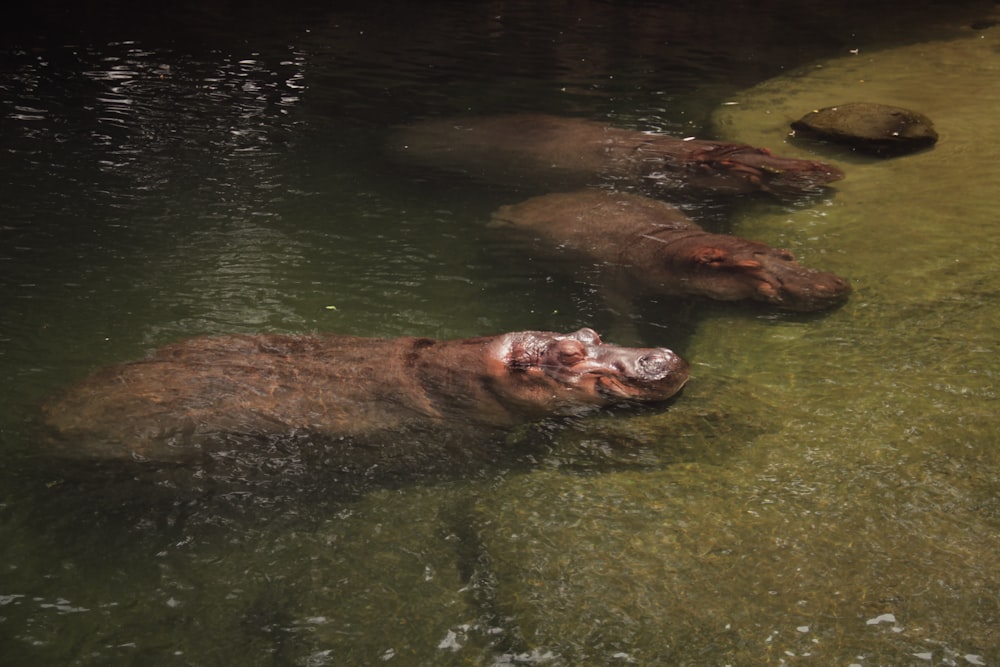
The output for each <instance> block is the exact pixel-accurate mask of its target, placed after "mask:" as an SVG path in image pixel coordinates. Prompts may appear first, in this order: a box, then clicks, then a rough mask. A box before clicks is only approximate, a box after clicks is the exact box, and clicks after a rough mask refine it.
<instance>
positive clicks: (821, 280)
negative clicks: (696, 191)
mask: <svg viewBox="0 0 1000 667" xmlns="http://www.w3.org/2000/svg"><path fill="white" fill-rule="evenodd" d="M492 224H493V225H494V226H501V227H506V226H510V227H514V228H517V229H518V230H521V231H523V232H525V233H527V234H530V235H531V236H533V237H534V238H536V239H539V240H540V241H541V242H542V243H543V244H545V245H546V246H549V247H559V248H563V249H566V250H569V251H571V252H575V253H579V254H582V255H584V256H586V257H587V258H588V259H589V260H597V261H598V262H600V263H601V264H602V265H605V266H608V267H613V269H614V270H615V271H616V272H617V271H620V272H622V273H624V274H625V276H626V277H627V278H629V279H631V280H633V281H636V282H638V283H639V284H640V285H641V286H643V287H645V288H647V289H649V290H650V291H653V292H656V293H658V294H670V295H699V296H704V297H708V298H711V299H718V300H721V301H737V300H743V299H749V300H753V301H762V302H765V303H769V304H772V305H775V306H778V307H780V308H783V309H786V310H795V311H816V310H823V309H825V308H830V307H832V306H836V305H838V304H840V303H842V302H843V301H844V300H845V299H846V298H847V295H848V294H849V293H850V286H849V285H848V283H847V281H845V280H844V279H842V278H839V277H837V276H835V275H834V274H832V273H827V272H824V271H817V270H815V269H810V268H807V267H804V266H802V265H800V264H799V263H798V262H796V261H795V258H794V257H793V256H792V254H791V253H790V252H788V251H786V250H777V249H775V248H772V247H770V246H768V245H765V244H763V243H758V242H757V241H748V240H746V239H743V238H739V237H737V236H729V235H726V234H711V233H709V232H706V231H704V230H703V229H701V228H700V227H699V226H698V225H696V224H695V223H694V222H692V221H691V220H690V219H689V218H688V217H687V216H685V215H684V214H683V213H681V212H680V211H679V210H677V209H676V208H674V207H673V206H670V205H669V204H666V203H664V202H661V201H657V200H654V199H649V198H647V197H642V196H639V195H633V194H624V193H619V192H609V191H605V190H583V191H580V192H569V193H558V194H550V195H544V196H541V197H535V198H533V199H529V200H527V201H525V202H522V203H520V204H515V205H513V206H503V207H501V208H500V209H499V210H497V211H496V212H495V213H494V214H493V222H492Z"/></svg>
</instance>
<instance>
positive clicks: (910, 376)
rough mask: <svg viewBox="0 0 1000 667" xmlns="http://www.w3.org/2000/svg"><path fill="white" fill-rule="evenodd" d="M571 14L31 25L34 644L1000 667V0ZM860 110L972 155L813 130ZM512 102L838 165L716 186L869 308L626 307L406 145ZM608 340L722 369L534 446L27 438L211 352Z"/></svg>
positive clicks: (17, 295) (13, 71)
mask: <svg viewBox="0 0 1000 667" xmlns="http://www.w3.org/2000/svg"><path fill="white" fill-rule="evenodd" d="M571 4H573V6H572V7H569V6H563V5H560V4H553V5H551V6H548V5H546V6H536V5H535V4H534V3H525V4H524V5H521V4H517V3H515V4H514V5H512V6H511V7H509V8H507V10H502V9H501V8H497V7H494V6H492V5H485V4H484V5H478V4H477V5H472V6H469V7H455V6H451V5H449V4H447V3H443V4H434V5H432V6H430V7H429V8H427V9H426V10H422V11H415V10H413V9H412V8H411V9H406V8H405V6H400V7H395V6H392V5H388V6H385V7H377V8H374V9H358V10H355V11H351V12H347V11H342V12H326V11H319V10H308V11H306V10H302V11H300V12H283V13H282V14H281V15H280V16H279V15H277V14H275V13H273V12H268V11H266V10H264V9H261V8H259V9H258V10H257V13H254V12H250V13H249V14H248V15H241V16H240V17H229V16H228V15H227V14H226V13H225V11H224V10H221V9H211V7H212V6H211V5H210V6H209V7H210V8H209V9H204V10H201V9H199V10H191V9H189V10H187V11H186V12H182V14H181V17H180V18H177V17H171V18H169V19H168V18H167V17H166V16H164V17H162V19H163V21H164V24H163V25H162V26H159V27H156V26H152V27H151V26H150V25H149V24H147V23H143V22H139V21H137V19H136V18H135V17H129V16H125V17H122V16H120V15H119V16H117V18H116V19H110V18H107V19H104V20H102V21H96V22H95V25H89V26H86V29H87V31H86V32H83V29H82V28H81V29H80V30H79V31H78V30H77V28H76V26H75V24H74V23H73V22H72V21H68V22H67V24H60V25H58V26H57V27H58V28H59V30H62V31H63V32H60V33H59V34H60V35H65V37H64V38H63V39H62V40H56V39H55V38H54V37H51V38H48V39H41V38H40V37H37V36H31V37H21V38H20V39H14V40H13V41H10V42H9V43H10V44H13V45H14V46H11V47H9V48H6V49H5V50H4V51H3V60H2V63H3V72H4V73H5V77H4V78H3V80H2V84H0V101H2V103H3V107H2V108H3V110H4V114H5V121H4V123H5V124H4V125H3V126H2V128H3V134H2V136H3V146H4V148H5V151H4V152H3V154H2V156H0V166H2V172H0V173H2V174H3V175H2V179H3V192H4V197H3V201H2V202H0V212H2V214H3V219H2V222H0V230H2V233H3V239H4V243H3V245H2V248H0V260H2V264H0V272H2V273H0V276H2V282H0V290H2V291H0V298H2V304H3V311H2V313H3V314H2V321H0V341H2V345H0V378H2V379H3V383H2V386H0V405H3V406H4V407H3V408H2V411H0V429H2V430H0V446H2V447H3V452H4V456H5V461H6V462H7V463H8V465H5V466H4V467H3V469H2V473H0V484H2V486H0V555H2V561H0V562H2V568H0V662H2V663H3V664H17V665H21V664H23V665H42V664H80V665H91V664H93V665H107V664H142V665H148V664H164V665H173V664H178V665H214V664H255V665H256V664H259V665H327V664H329V665H370V664H382V663H384V664H390V665H391V664H398V665H413V664H423V665H511V664H536V663H537V664H547V665H591V664H638V665H670V664H689V665H704V664H708V665H725V664H731V665H760V664H773V665H781V664H789V665H791V664H817V665H831V664H835V665H851V664H857V665H863V666H864V665H931V664H932V665H980V664H987V665H991V664H997V663H998V662H1000V446H998V441H1000V422H998V418H997V409H998V404H997V403H998V401H997V393H996V392H997V390H996V377H997V373H998V370H1000V361H998V360H997V356H996V348H997V340H998V336H997V333H996V332H997V331H998V330H1000V275H998V273H997V270H996V266H995V261H994V258H995V257H997V256H998V247H997V246H998V242H997V241H996V238H997V237H996V225H997V219H998V214H1000V205H998V201H1000V166H998V165H1000V160H998V157H1000V155H998V153H1000V148H998V147H997V146H998V144H997V141H996V137H997V133H998V129H1000V125H998V121H996V108H997V105H998V103H1000V83H998V82H997V81H998V79H997V73H998V70H1000V27H987V28H983V29H978V30H976V29H972V28H970V27H969V24H970V23H971V21H972V20H973V19H980V18H983V17H984V16H989V14H988V12H989V11H992V10H993V9H995V8H993V7H991V6H989V5H986V6H983V7H981V6H978V5H974V4H970V5H969V7H968V8H967V9H963V10H962V11H959V10H957V9H954V8H952V10H951V11H952V12H954V13H953V14H949V15H947V16H946V15H944V14H945V12H941V11H936V10H934V8H927V9H920V8H915V7H913V6H911V5H907V6H906V9H905V10H904V8H903V7H902V6H899V7H896V6H891V5H886V7H885V8H884V9H885V11H884V12H882V13H877V14H872V13H869V14H867V15H866V16H867V18H866V19H865V20H863V21H862V20H859V19H858V18H856V16H857V14H856V13H855V15H852V14H851V12H850V9H851V8H850V7H846V8H844V10H843V12H840V13H838V12H834V11H832V10H829V9H820V8H819V7H810V6H808V4H807V5H805V6H803V5H796V7H797V8H798V9H797V10H795V11H792V9H791V8H789V7H785V6H783V5H781V4H780V3H778V4H775V5H771V4H767V3H765V4H764V5H762V6H761V7H760V8H758V9H757V10H756V11H748V12H746V13H740V12H739V11H735V10H734V11H733V12H713V11H707V10H706V9H705V8H686V7H683V6H678V7H669V8H663V7H660V6H659V5H656V4H643V3H626V4H622V5H614V4H609V3H579V4H578V3H571ZM390 9H391V10H392V11H389V10H390ZM869 9H870V8H869ZM170 21H177V22H178V23H177V24H175V23H171V22H170ZM24 34H25V35H28V34H29V33H28V32H25V33H24ZM852 50H857V53H852ZM853 100H859V101H875V102H882V103H886V104H895V105H899V106H905V107H910V108H913V109H916V110H919V111H921V112H923V113H926V114H927V115H928V116H930V117H931V119H932V120H933V121H934V122H935V125H936V127H937V130H938V132H939V134H940V135H941V139H940V142H939V144H938V146H937V147H935V148H934V149H933V150H931V151H927V152H924V153H921V154H918V155H913V156H908V157H903V158H897V159H893V160H887V161H879V160H871V159H866V158H860V157H856V156H852V155H850V154H846V153H844V152H842V151H837V150H835V149H832V148H829V147H827V148H823V147H817V146H815V145H810V144H805V143H796V142H795V140H792V139H789V138H788V137H787V123H788V122H789V121H790V120H792V119H794V118H796V117H798V116H800V115H802V114H804V113H805V112H807V111H808V110H810V109H812V108H815V107H818V106H825V105H828V104H835V103H838V102H843V101H853ZM516 110H533V111H545V112H554V113H565V114H576V115H582V116H588V117H598V118H601V117H605V118H611V119H612V120H613V121H615V122H617V123H620V124H622V125H628V126H635V127H660V128H664V129H667V130H669V131H673V132H678V133H684V134H693V133H699V134H710V135H711V136H715V137H720V138H723V139H729V140H735V141H745V142H749V143H754V144H759V145H766V146H769V147H771V148H772V149H774V150H775V151H776V152H780V153H783V154H791V155H803V156H804V155H810V156H812V157H816V156H817V155H821V156H822V157H824V158H825V159H830V160H831V161H834V162H836V163H837V164H838V165H839V166H840V167H841V168H843V170H844V171H845V172H846V173H847V178H846V179H845V180H844V181H843V182H842V183H840V184H838V187H837V194H836V195H835V196H834V197H832V198H830V199H826V200H822V201H817V202H812V203H811V204H809V205H795V206H792V205H785V204H782V203H780V202H775V201H771V200H746V201H737V202H734V203H732V204H731V205H727V206H724V207H722V208H721V209H720V208H718V207H717V206H716V205H715V203H713V205H712V206H711V207H709V206H708V205H706V207H705V208H704V209H700V208H699V206H698V205H697V204H688V206H689V207H690V209H691V211H692V215H694V216H695V217H698V216H699V214H701V215H703V216H704V217H705V218H706V219H709V220H710V221H711V225H713V226H715V227H726V228H727V229H728V231H731V232H733V233H738V234H740V235H743V236H748V237H753V238H759V239H761V240H764V241H767V242H769V243H771V244H773V245H779V246H784V247H788V248H791V249H792V250H794V251H795V252H796V254H797V255H798V256H799V258H800V260H801V261H803V262H804V263H807V264H811V265H815V266H817V267H820V268H823V269H828V270H833V271H836V272H837V273H839V274H841V275H844V276H846V277H848V278H849V279H850V280H851V281H852V284H853V285H854V288H855V293H854V295H853V296H852V298H851V300H850V301H849V302H848V303H847V305H845V306H844V307H843V308H841V309H839V310H837V311H836V312H833V313H828V314H824V315H820V316H798V315H780V314H773V313H769V312H767V311H764V310H759V309H753V308H743V307H731V306H727V305H704V304H696V305H693V306H685V307H682V308H678V307H677V306H676V305H675V304H672V303H666V302H663V303H660V302H657V301H656V300H638V301H636V302H634V303H633V302H628V301H623V300H621V299H618V300H614V301H608V300H607V298H606V295H605V294H604V293H603V292H602V290H601V289H600V288H599V287H598V286H595V285H591V284H589V283H588V281H587V278H586V277H581V276H571V275H566V274H564V273H561V272H557V271H553V270H551V267H548V266H547V265H546V264H545V263H544V261H541V260H538V259H534V258H531V257H524V256H523V254H522V253H521V252H520V248H519V247H518V246H516V245H513V244H512V242H511V243H508V242H507V241H506V240H505V239H502V238H499V239H498V238H497V237H496V236H495V233H494V232H491V230H488V229H487V228H486V227H485V225H484V223H485V221H486V220H488V218H489V214H490V212H491V211H492V210H493V209H494V208H496V207H497V206H499V205H501V204H505V203H511V202H512V201H517V199H518V198H520V197H523V196H525V195H524V194H523V193H518V192H512V191H510V190H505V189H503V188H501V187H499V186H497V187H495V188H491V187H489V186H485V185H483V184H475V183H470V182H464V181H462V180H460V179H455V178H452V177H445V176H441V175H438V174H424V173H419V172H417V171H414V170H412V169H410V168H405V167H401V166H398V165H394V164H392V163H391V161H389V160H387V159H386V158H385V157H384V156H383V155H382V154H381V152H380V151H379V150H377V148H373V147H377V146H379V145H380V142H381V141H382V140H383V138H384V137H385V135H386V133H387V131H388V128H389V127H390V126H391V125H393V124H396V123H401V122H405V121H406V120H408V119H410V118H413V117H419V116H422V115H437V114H450V113H455V114H457V113H468V112H469V111H474V112H475V111H483V112H495V111H516ZM584 325H587V326H593V327H594V328H596V329H598V330H599V331H600V332H601V333H602V334H603V335H604V337H605V338H606V339H608V340H611V341H613V342H616V343H621V344H650V345H652V344H655V345H667V346H670V347H673V348H674V349H676V350H677V351H679V352H680V353H682V354H683V356H685V358H687V359H688V360H689V361H690V362H691V363H692V366H693V377H692V380H691V383H690V385H689V386H688V387H687V389H686V390H685V392H684V393H683V394H682V396H681V397H680V398H679V400H678V401H676V402H675V403H674V404H673V405H672V406H671V407H670V408H669V409H668V410H666V411H662V412H660V411H657V412H646V413H641V414H634V415H633V414H626V413H613V414H609V415H601V416H596V417H594V418H592V419H588V420H585V421H583V422H580V423H576V424H569V425H566V424H553V425H544V426H542V427H540V428H538V429H527V430H525V431H523V432H518V433H514V434H512V436H511V438H512V442H513V441H517V442H520V441H522V440H523V441H526V442H528V443H531V446H532V447H533V448H532V449H531V450H530V451H532V452H533V455H532V457H531V458H530V460H529V461H528V462H525V461H520V462H518V464H517V465H512V466H511V467H508V468H505V467H503V466H496V465H490V466H487V467H484V468H483V469H481V470H472V471H468V470H463V471H462V472H461V474H456V475H454V476H445V477H434V478H424V477H421V476H420V475H419V474H415V476H414V478H412V479H404V480H401V481H398V482H395V483H393V484H374V485H368V484H365V483H363V481H360V482H358V483H356V484H348V487H347V488H343V487H338V488H328V487H327V486H326V485H324V483H323V477H322V476H321V475H320V476H318V478H317V479H316V480H311V481H310V482H309V483H308V484H305V483H303V485H302V486H301V487H298V486H295V485H293V486H292V487H291V488H289V485H287V484H286V485H281V484H275V485H273V486H267V485H264V486H263V487H260V486H258V487H255V488H253V489H250V490H248V488H226V487H223V488H215V487H212V486H211V485H210V484H207V483H205V482H204V480H200V479H198V478H197V476H195V477H193V478H192V477H191V476H185V475H181V474H178V475H176V476H175V475H172V474H170V473H169V472H167V473H164V474H162V475H160V476H157V477H155V478H154V479H152V480H148V479H147V480H141V479H140V480H133V479H130V477H129V474H128V473H121V471H113V470H112V471H108V470H102V471H96V472H91V473H90V474H89V475H87V476H85V477H83V478H82V479H81V478H80V477H78V476H77V475H76V474H75V471H74V474H73V475H71V474H70V471H67V470H64V469H62V468H60V467H59V466H58V465H54V464H52V463H51V462H49V461H47V460H46V457H45V456H44V452H39V451H38V449H37V447H36V445H37V443H36V441H35V439H34V438H33V436H32V432H31V430H30V425H29V420H30V417H31V415H32V410H33V406H34V405H35V404H36V403H37V401H38V400H40V399H41V398H42V397H43V396H45V395H46V394H48V393H49V392H50V391H52V390H54V389H56V388H58V387H59V386H62V385H63V384H65V383H66V382H69V381H71V380H72V379H74V378H78V377H80V376H82V375H84V374H85V373H87V372H88V371H90V370H92V369H93V368H95V367H97V366H99V365H102V364H105V363H111V362H118V361H122V360H125V359H131V358H135V357H138V356H141V355H142V354H144V353H145V352H146V351H148V350H149V349H151V348H152V347H155V346H157V345H160V344H164V343H166V342H169V341H173V340H177V339H179V338H183V337H187V336H193V335H199V334H205V333H220V332H236V331H239V332H256V331H289V332H308V331H333V332H338V333H350V334H361V335H373V336H374V335H377V336H394V335H429V336H436V337H457V336H470V335H478V334H482V333H493V332H498V331H509V330H517V329H527V328H532V329H556V330H571V329H575V328H578V327H579V326H584ZM539 443H541V444H540V445H539ZM519 451H520V450H519Z"/></svg>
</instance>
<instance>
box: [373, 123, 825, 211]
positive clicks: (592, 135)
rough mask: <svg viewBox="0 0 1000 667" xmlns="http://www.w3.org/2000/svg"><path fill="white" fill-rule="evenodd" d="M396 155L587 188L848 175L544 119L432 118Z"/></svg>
mask: <svg viewBox="0 0 1000 667" xmlns="http://www.w3.org/2000/svg"><path fill="white" fill-rule="evenodd" d="M390 149H391V150H393V152H395V153H396V154H398V155H401V156H405V157H406V158H407V159H409V160H412V161H415V162H417V163H420V164H425V165H430V166H433V167H438V168H445V169H450V170H459V171H463V172H466V173H469V174H470V175H473V176H481V177H486V178H488V179H491V180H500V181H511V180H513V181H515V182H521V183H523V182H526V181H537V180H541V181H542V182H544V183H548V184H550V187H551V184H552V183H553V182H555V183H557V184H559V185H560V186H571V187H572V186H580V185H585V184H587V183H590V182H592V181H593V180H594V179H595V177H603V178H608V179H612V180H614V179H631V180H635V179H639V178H654V179H657V182H658V183H661V184H664V185H667V186H672V187H675V188H694V189H699V190H710V191H735V192H756V191H763V192H770V193H775V194H779V195H794V194H801V193H804V192H805V193H808V192H815V191H818V190H819V189H820V188H821V186H823V185H825V184H827V183H830V182H832V181H836V180H839V179H841V178H843V176H844V174H843V173H842V172H841V171H840V170H839V169H837V168H836V167H833V166H831V165H829V164H825V163H823V162H816V161H814V160H797V159H792V158H784V157H779V156H777V155H773V154H772V153H771V152H770V151H769V150H767V149H764V148H754V147H752V146H746V145H742V144H729V143H722V142H718V141H702V140H697V139H692V140H683V139H678V138H676V137H671V136H667V135H664V134H654V133H649V132H638V131H636V130H626V129H621V128H616V127H611V126H609V125H606V124H604V123H600V122H595V121H589V120H583V119H580V118H562V117H558V116H546V115H541V114H531V115H512V116H486V117H478V118H477V117H470V118H457V119H455V118H450V119H431V120H425V121H423V122H420V123H417V124H415V125H412V126H410V127H406V128H403V129H401V130H400V131H399V133H398V134H396V135H395V136H394V137H393V139H392V140H391V141H390Z"/></svg>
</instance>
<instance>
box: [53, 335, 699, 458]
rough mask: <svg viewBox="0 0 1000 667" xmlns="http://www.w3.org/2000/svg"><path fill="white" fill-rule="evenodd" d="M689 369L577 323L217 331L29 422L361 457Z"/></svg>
mask: <svg viewBox="0 0 1000 667" xmlns="http://www.w3.org/2000/svg"><path fill="white" fill-rule="evenodd" d="M687 377H688V367H687V364H686V363H685V362H684V361H683V360H682V359H681V358H680V357H678V356H677V355H675V354H674V353H673V352H671V351H670V350H667V349H665V348H648V349H646V348H627V347H618V346H615V345H610V344H605V343H603V342H602V341H601V339H600V337H599V336H598V335H597V333H596V332H594V331H592V330H590V329H581V330H579V331H577V332H574V333H570V334H557V333H552V332H541V331H525V332H516V333H507V334H503V335H497V336H484V337H479V338H470V339H459V340H433V339H429V338H395V339H371V338H359V337H350V336H293V335H256V336H252V335H228V336H217V337H202V338H194V339H190V340H186V341H182V342H179V343H176V344H172V345H167V346H165V347H162V348H160V349H158V350H156V351H154V352H153V353H152V354H151V355H150V356H149V357H148V358H146V359H144V360H141V361H135V362H131V363H126V364H122V365H117V366H112V367H108V368H105V369H103V370H100V371H98V372H96V373H95V374H93V375H91V376H90V377H88V378H85V379H84V380H83V381H81V382H80V383H78V384H76V385H74V386H71V387H70V388H69V389H67V390H65V391H64V392H63V393H62V394H61V395H60V396H57V397H56V398H55V399H54V400H52V401H50V402H49V403H48V404H47V405H45V406H44V408H43V418H44V421H45V423H46V425H47V427H48V429H49V431H50V432H51V434H52V436H53V437H52V441H53V444H52V446H53V447H54V448H57V451H58V453H60V454H62V455H64V456H71V457H91V458H101V459H105V460H107V459H117V460H139V461H152V462H162V463H191V462H198V461H199V460H203V459H204V458H205V457H207V456H215V457H218V456H223V457H229V458H235V459H240V458H241V457H244V456H245V457H249V458H259V457H262V456H265V454H267V453H270V454H273V455H274V456H282V455H284V454H287V451H286V449H287V448H288V447H292V446H293V445H294V447H297V448H298V449H296V452H299V450H300V449H301V448H302V446H303V444H304V446H305V447H307V448H311V449H313V450H319V451H320V452H321V453H320V454H318V456H319V457H320V458H321V459H322V461H323V462H325V463H332V465H334V466H342V467H344V466H361V467H365V466H374V465H381V464H384V463H389V464H390V465H391V461H390V459H391V458H392V457H394V456H399V457H402V458H405V459H407V460H408V461H419V460H420V459H421V457H422V456H423V455H422V454H421V452H420V451H419V449H420V447H421V446H428V447H438V446H440V447H445V445H442V444H440V443H451V444H448V445H447V447H452V446H455V447H458V448H464V447H466V446H467V445H468V444H469V443H471V442H474V440H473V439H471V436H472V435H474V434H478V435H482V434H484V433H498V432H499V433H502V432H503V431H504V430H505V429H509V428H511V427H513V426H516V425H519V424H523V423H528V422H532V421H537V420H541V419H543V418H546V417H549V416H558V415H575V414H580V413H583V412H586V411H588V410H592V409H597V408H600V407H603V406H609V405H614V404H624V403H633V402H636V403H639V402H649V401H662V400H666V399H668V398H670V397H671V396H673V395H674V394H675V393H676V392H677V391H679V390H680V388H681V387H682V386H683V385H684V383H685V382H686V380H687ZM450 436H456V437H450ZM452 454H454V452H452ZM296 455H297V456H298V454H296ZM433 455H434V456H440V455H442V454H441V452H436V453H434V454H433ZM444 455H445V456H447V455H449V454H448V453H447V452H445V454H444ZM461 455H462V454H461V453H459V454H458V455H457V456H461ZM306 465H309V464H306ZM344 469H346V467H344Z"/></svg>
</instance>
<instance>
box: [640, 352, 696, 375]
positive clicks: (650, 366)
mask: <svg viewBox="0 0 1000 667" xmlns="http://www.w3.org/2000/svg"><path fill="white" fill-rule="evenodd" d="M686 365H687V364H686V363H685V362H684V361H682V360H681V358H680V357H678V356H677V355H676V354H674V353H673V352H671V351H670V350H668V349H666V348H662V349H659V350H656V351H655V352H650V353H649V354H645V355H643V356H641V357H639V359H638V360H637V361H636V364H635V366H636V373H635V375H636V377H638V378H641V379H644V380H648V381H656V380H662V379H663V378H665V377H666V376H667V375H669V374H671V373H674V372H677V371H678V370H679V369H683V368H684V367H685V366H686Z"/></svg>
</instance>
